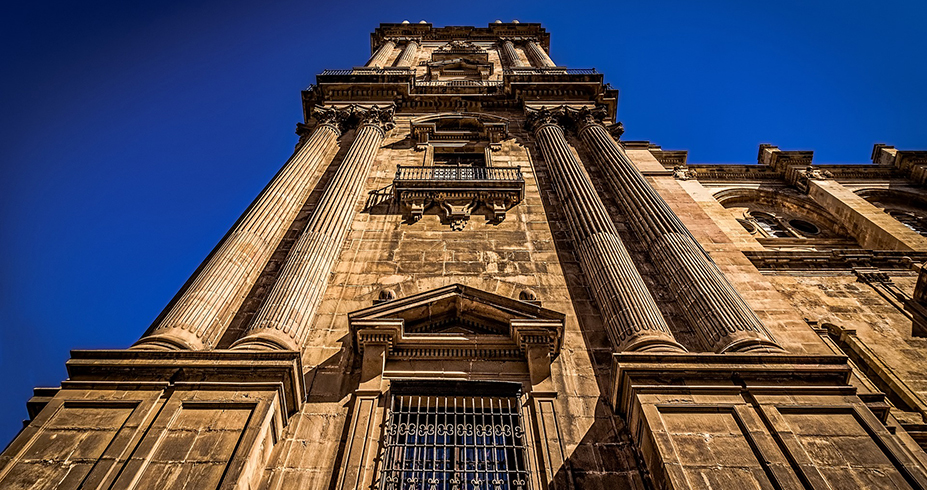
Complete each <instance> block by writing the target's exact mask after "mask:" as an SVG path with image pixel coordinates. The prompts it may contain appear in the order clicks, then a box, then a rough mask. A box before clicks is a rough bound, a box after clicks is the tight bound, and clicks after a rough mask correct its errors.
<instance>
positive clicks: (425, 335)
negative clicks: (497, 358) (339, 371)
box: [348, 284, 564, 351]
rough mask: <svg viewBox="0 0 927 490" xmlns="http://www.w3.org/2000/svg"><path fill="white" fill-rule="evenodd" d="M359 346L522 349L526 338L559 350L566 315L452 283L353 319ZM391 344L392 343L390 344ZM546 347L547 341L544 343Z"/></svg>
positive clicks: (366, 310) (379, 306)
mask: <svg viewBox="0 0 927 490" xmlns="http://www.w3.org/2000/svg"><path fill="white" fill-rule="evenodd" d="M348 320H349V323H350V324H351V329H352V332H353V333H354V336H355V337H356V338H357V341H358V345H359V347H360V344H363V342H364V341H365V339H379V340H377V341H378V342H379V341H387V342H389V343H390V344H391V345H399V344H402V343H406V344H408V343H415V344H416V345H424V344H431V345H433V346H439V345H445V346H447V347H451V346H452V344H454V342H457V343H460V342H467V343H470V344H473V345H476V344H481V345H482V344H486V345H488V344H493V345H496V346H499V348H503V347H504V346H505V345H508V346H509V347H508V348H516V349H517V348H520V343H521V342H522V336H523V335H524V334H525V332H528V331H530V332H531V335H533V336H538V335H540V336H541V337H544V338H547V339H549V342H550V345H551V350H552V351H555V350H559V345H560V337H561V334H562V330H563V320H564V315H563V314H562V313H559V312H556V311H553V310H548V309H546V308H542V307H540V306H538V305H535V304H532V303H528V302H525V301H519V300H516V299H512V298H508V297H505V296H500V295H498V294H494V293H490V292H487V291H482V290H480V289H476V288H472V287H469V286H464V285H462V284H452V285H450V286H445V287H442V288H438V289H433V290H431V291H425V292H423V293H419V294H415V295H412V296H407V297H405V298H400V299H395V300H391V301H388V302H386V303H381V304H377V305H374V306H371V307H369V308H364V309H362V310H357V311H355V312H352V313H350V314H349V315H348ZM386 339H388V340H386ZM545 342H546V341H545Z"/></svg>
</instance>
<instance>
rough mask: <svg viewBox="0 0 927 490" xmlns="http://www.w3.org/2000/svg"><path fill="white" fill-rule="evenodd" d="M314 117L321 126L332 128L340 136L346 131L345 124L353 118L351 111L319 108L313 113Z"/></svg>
mask: <svg viewBox="0 0 927 490" xmlns="http://www.w3.org/2000/svg"><path fill="white" fill-rule="evenodd" d="M312 117H314V118H315V120H316V121H318V122H319V125H320V126H321V125H327V126H331V128H332V129H334V130H335V131H337V132H338V134H339V135H340V134H341V132H342V131H344V129H345V124H346V123H347V121H348V119H349V118H350V117H351V113H350V112H349V111H345V110H341V109H331V108H324V107H319V108H317V109H316V111H315V112H313V114H312Z"/></svg>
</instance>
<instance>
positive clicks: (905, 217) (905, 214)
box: [885, 209, 927, 236]
mask: <svg viewBox="0 0 927 490" xmlns="http://www.w3.org/2000/svg"><path fill="white" fill-rule="evenodd" d="M885 212H886V213H888V214H889V216H891V217H892V218H895V219H896V220H898V222H899V223H901V224H903V225H905V226H907V227H908V228H909V229H910V230H911V231H916V232H917V233H920V234H921V235H923V236H927V223H925V221H927V220H925V219H923V218H921V217H919V216H918V215H916V214H914V213H912V212H910V211H901V210H897V209H886V210H885Z"/></svg>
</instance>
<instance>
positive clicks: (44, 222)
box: [0, 0, 927, 445]
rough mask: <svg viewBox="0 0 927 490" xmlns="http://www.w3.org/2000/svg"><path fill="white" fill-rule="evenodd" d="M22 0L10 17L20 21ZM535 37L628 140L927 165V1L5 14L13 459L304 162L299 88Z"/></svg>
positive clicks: (197, 6)
mask: <svg viewBox="0 0 927 490" xmlns="http://www.w3.org/2000/svg"><path fill="white" fill-rule="evenodd" d="M8 3H9V2H8ZM404 19H408V20H410V21H412V22H418V21H419V20H422V19H425V20H427V21H429V22H432V23H434V24H435V25H481V26H482V25H486V24H488V23H490V22H492V21H493V20H495V19H502V20H504V21H510V20H512V19H519V20H521V21H522V22H541V23H543V24H544V25H545V27H547V29H548V30H549V31H550V32H551V34H552V39H551V45H552V47H551V55H552V57H553V59H554V60H555V61H556V62H557V63H558V64H560V65H566V66H570V67H575V68H588V67H595V68H597V69H598V70H599V71H601V72H603V73H605V74H606V81H608V82H611V83H612V85H613V86H615V87H617V88H619V89H620V90H621V98H620V102H619V119H620V120H622V121H623V122H624V124H625V127H626V128H627V132H626V134H625V139H647V140H651V141H653V142H655V143H657V144H660V145H662V146H663V148H665V149H686V150H689V152H690V153H689V161H690V162H700V163H717V162H730V163H735V162H739V163H753V162H755V161H756V153H757V147H758V145H759V144H760V143H772V144H776V145H778V146H780V147H781V148H783V149H802V150H804V149H811V150H814V151H815V155H816V156H815V160H816V161H817V162H819V163H844V162H855V163H862V162H866V161H868V160H869V154H870V151H871V149H872V144H873V143H876V142H884V143H888V144H892V145H895V146H896V147H898V148H904V149H924V148H927V117H925V114H927V90H925V87H927V63H925V53H927V36H924V35H923V26H924V24H925V21H927V3H925V2H891V1H885V2H878V3H872V2H854V1H849V2H807V1H800V2H799V1H794V2H793V1H776V2H691V3H690V2H641V1H634V2H622V1H616V0H611V1H604V2H547V3H545V2H539V1H530V2H527V1H525V2H508V3H502V2H488V1H474V2H465V3H461V2H419V1H405V2H367V3H365V2H318V3H314V2H296V1H268V2H245V1H236V0H230V1H224V2H210V1H203V0H188V1H184V2H168V1H164V2H94V1H81V2H78V1H73V2H22V5H20V6H12V5H6V6H4V7H3V8H2V10H0V40H2V46H3V49H2V50H0V61H2V75H3V76H2V77H0V89H2V90H0V102H2V106H0V107H2V110H0V177H2V180H0V182H2V185H3V187H4V192H3V193H2V194H0V213H2V214H0V222H2V223H3V227H2V231H0V233H2V236H0V238H2V240H0V247H2V248H0V293H2V294H0V376H2V385H0V386H2V387H3V388H4V390H5V396H4V397H2V399H0V445H2V444H4V443H5V442H6V441H8V440H9V439H10V438H12V437H13V436H14V435H15V433H16V432H17V431H18V430H19V427H20V426H21V424H20V421H21V420H22V419H23V418H25V416H26V411H25V402H26V400H27V399H28V398H29V396H30V394H31V390H32V387H33V386H37V385H39V386H57V385H58V383H59V382H60V381H61V380H62V379H64V378H65V377H66V373H65V369H64V362H65V361H66V360H67V358H68V351H69V349H86V348H123V347H126V346H128V345H130V344H131V343H132V342H134V341H135V340H136V339H137V338H138V336H139V335H140V334H141V333H142V332H143V331H144V330H145V328H146V327H147V326H148V325H149V323H150V322H151V321H152V320H153V319H154V318H155V317H156V316H157V314H158V313H159V311H160V310H161V309H162V308H163V307H164V305H165V304H166V303H167V302H168V301H169V300H170V298H171V297H172V296H173V294H174V293H175V292H176V291H177V289H178V288H179V287H180V286H181V285H182V284H183V282H184V281H185V280H186V279H187V277H188V276H189V274H190V273H191V272H192V271H193V270H194V269H195V268H196V267H197V265H198V264H199V263H200V261H201V260H202V259H203V258H204V257H205V256H206V254H207V253H208V252H209V251H210V250H211V249H212V247H213V246H214V245H215V243H216V242H217V241H218V240H219V238H221V237H222V235H223V234H224V233H225V232H226V231H227V229H228V228H229V227H230V226H231V224H232V223H233V222H234V221H235V219H236V218H237V217H238V215H239V214H240V213H241V212H242V211H243V210H244V209H245V207H246V206H247V205H248V204H249V203H250V202H251V200H252V199H253V198H254V197H255V196H256V195H257V193H258V192H259V191H260V189H261V188H262V187H263V186H264V185H265V184H266V182H267V181H268V180H269V179H270V178H271V176H272V175H273V174H274V173H275V172H276V171H277V169H278V168H279V167H280V166H281V165H282V164H283V162H284V161H285V160H286V158H287V157H288V156H289V154H290V152H291V151H292V149H293V145H294V143H295V142H296V137H295V135H294V134H293V129H294V127H295V124H296V122H298V121H299V120H300V117H301V109H300V103H299V91H300V90H301V89H303V88H304V87H305V86H307V85H308V84H310V83H312V82H313V81H314V76H315V74H317V73H319V72H320V71H321V70H322V69H324V68H348V67H351V66H355V65H360V64H363V63H364V61H366V59H367V57H368V56H369V54H370V52H369V49H370V48H369V33H370V32H371V31H372V30H373V29H374V28H375V27H376V26H377V25H378V24H379V23H380V22H401V21H402V20H404Z"/></svg>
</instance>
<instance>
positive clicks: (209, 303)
mask: <svg viewBox="0 0 927 490" xmlns="http://www.w3.org/2000/svg"><path fill="white" fill-rule="evenodd" d="M315 117H316V118H317V119H318V120H319V121H320V122H321V123H320V124H319V125H318V126H317V127H316V128H315V130H314V131H313V132H312V134H311V135H310V136H309V137H308V139H307V140H306V141H305V142H304V143H303V144H302V146H301V147H300V148H299V149H298V150H297V151H296V152H295V153H294V154H293V156H292V157H290V159H289V161H287V163H286V164H285V165H284V166H283V168H282V169H281V170H280V172H278V173H277V175H276V176H275V177H274V178H273V180H271V182H270V184H268V185H267V187H266V188H264V190H263V191H262V192H261V194H260V195H259V196H258V198H257V199H256V200H255V201H254V203H252V205H251V207H250V208H248V210H247V211H246V214H245V215H244V216H243V217H242V218H241V219H240V220H239V222H238V223H237V224H236V225H235V227H234V229H232V231H231V232H230V233H229V234H228V236H227V237H226V238H225V240H223V241H222V243H221V244H220V245H219V248H218V249H217V250H216V251H215V253H214V254H213V255H212V257H211V258H210V259H209V262H208V263H207V264H206V266H205V267H203V269H202V271H201V272H200V273H199V274H198V275H197V276H196V278H195V279H194V280H193V282H192V284H190V286H189V287H188V288H187V289H186V290H185V291H184V292H183V294H182V295H181V297H180V299H178V300H177V302H176V303H175V304H174V305H173V306H172V307H171V310H170V311H169V312H168V313H167V314H166V315H165V316H164V318H163V319H162V320H161V322H160V323H159V324H157V326H155V327H154V328H153V329H151V330H150V331H149V333H148V335H146V336H145V337H142V339H140V340H139V341H138V342H137V343H136V344H135V345H134V346H133V348H136V349H194V350H199V349H210V348H212V347H214V346H215V345H216V342H218V340H219V338H220V337H221V336H222V334H223V333H224V332H225V329H226V328H227V327H228V325H229V323H230V322H231V321H232V317H233V316H234V315H235V313H236V312H237V311H238V308H239V307H240V306H241V303H242V301H244V299H245V296H246V295H247V294H248V291H250V290H251V287H252V286H253V285H254V282H255V281H256V280H257V278H258V276H259V275H260V274H261V271H262V270H263V269H264V266H265V265H266V264H267V261H268V260H270V256H271V254H273V252H274V250H275V249H276V248H277V245H278V244H279V243H280V240H281V239H282V238H283V236H284V234H285V233H286V231H287V229H288V228H289V227H290V225H291V224H292V223H293V220H294V219H296V215H297V213H298V212H299V210H300V208H302V206H303V203H304V202H305V201H306V199H307V198H308V197H309V193H310V192H311V191H312V186H311V182H312V179H313V178H314V177H315V176H317V174H318V171H319V170H320V168H321V167H323V166H324V165H326V164H327V163H328V162H329V160H328V159H326V158H325V157H326V156H327V155H330V154H331V153H330V152H331V150H333V149H334V148H335V147H336V145H337V141H338V137H339V136H340V135H341V131H340V129H339V126H340V123H341V121H342V119H343V117H344V113H342V112H337V111H319V112H317V113H316V115H315Z"/></svg>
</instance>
